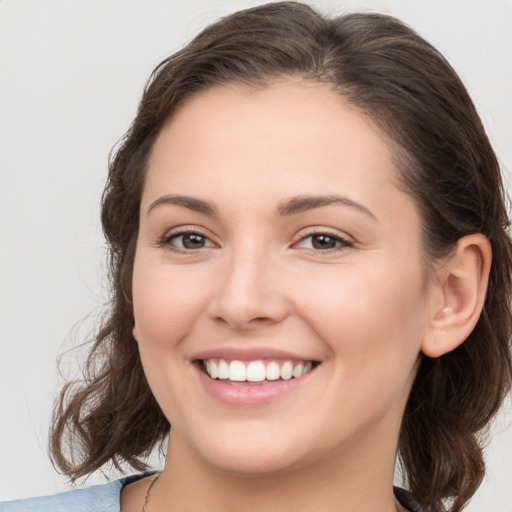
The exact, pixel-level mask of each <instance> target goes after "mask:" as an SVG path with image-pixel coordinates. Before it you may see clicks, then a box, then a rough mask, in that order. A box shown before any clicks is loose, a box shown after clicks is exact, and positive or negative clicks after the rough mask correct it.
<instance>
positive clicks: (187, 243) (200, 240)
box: [165, 232, 213, 250]
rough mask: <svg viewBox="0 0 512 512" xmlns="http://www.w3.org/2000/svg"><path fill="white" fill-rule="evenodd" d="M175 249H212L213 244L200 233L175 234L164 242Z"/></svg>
mask: <svg viewBox="0 0 512 512" xmlns="http://www.w3.org/2000/svg"><path fill="white" fill-rule="evenodd" d="M165 243H166V244H169V245H171V246H173V247H175V248H177V249H186V250H197V249H203V248H204V247H213V243H212V242H211V241H210V240H209V239H208V238H207V237H205V236H203V235H201V234H200V233H193V232H190V233H176V234H174V235H172V236H171V237H169V238H168V239H167V240H166V242H165Z"/></svg>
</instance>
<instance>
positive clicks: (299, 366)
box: [293, 363, 304, 377]
mask: <svg viewBox="0 0 512 512" xmlns="http://www.w3.org/2000/svg"><path fill="white" fill-rule="evenodd" d="M303 370H304V365H303V364H302V363H299V364H296V365H295V367H294V368H293V376H294V377H300V376H301V375H302V371H303Z"/></svg>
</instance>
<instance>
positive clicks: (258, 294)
mask: <svg viewBox="0 0 512 512" xmlns="http://www.w3.org/2000/svg"><path fill="white" fill-rule="evenodd" d="M223 264H224V267H223V268H222V269H219V274H218V275H217V276H216V281H217V283H218V286H217V287H216V291H215V295H214V297H213V300H212V301H211V305H210V315H211V317H212V318H213V319H214V320H215V321H216V322H221V323H224V324H227V325H229V326H230V327H231V328H232V329H234V330H237V331H251V330H255V329H258V328H261V327H263V326H268V325H273V324H277V323H279V322H281V321H282V320H283V319H284V318H285V317H286V316H287V315H288V313H289V301H288V299H287V297H286V292H285V288H286V287H285V286H284V282H283V275H282V272H280V270H279V264H278V262H276V261H275V259H273V258H272V257H271V255H269V254H268V253H266V252H265V251H262V250H250V249H248V250H246V251H244V252H243V253H238V254H233V255H232V256H231V257H230V258H229V259H228V260H227V261H225V262H224V263H223Z"/></svg>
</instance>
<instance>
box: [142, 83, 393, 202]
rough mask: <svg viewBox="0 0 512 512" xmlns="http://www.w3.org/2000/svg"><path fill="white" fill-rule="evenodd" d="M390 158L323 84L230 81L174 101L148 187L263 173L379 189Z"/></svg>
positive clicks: (366, 123)
mask: <svg viewBox="0 0 512 512" xmlns="http://www.w3.org/2000/svg"><path fill="white" fill-rule="evenodd" d="M393 161H394V159H393V153H392V151H391V145H390V144H389V142H388V140H387V138H386V137H385V135H384V134H383V133H382V132H381V131H380V129H378V128H377V127H376V126H375V124H374V123H373V122H372V121H371V120H370V119H369V117H367V116H365V115H364V114H362V113H361V112H360V111H359V110H357V109H356V108H355V107H353V106H351V105H350V104H349V103H348V102H347V100H346V99H345V98H344V97H343V96H342V95H340V94H338V93H336V92H334V91H333V90H332V89H330V88H329V87H328V86H326V85H322V84H318V83H315V82H309V81H304V80H295V81H291V80H282V81H279V82H275V83H272V84H270V85H268V86H266V87H259V88H249V87H245V86H234V85H228V86H221V87H215V88H211V89H207V90H206V91H204V92H202V93H200V94H199V95H197V96H194V97H193V98H191V99H189V100H187V101H186V102H185V103H184V104H183V105H181V106H180V108H179V109H178V110H177V112H176V113H175V114H174V115H173V117H172V118H171V119H170V120H169V121H168V123H167V124H166V125H165V126H164V128H163V129H162V131H161V133H160V135H159V137H158V138H157V140H156V142H155V145H154V147H153V150H152V153H151V156H150V160H149V168H148V183H147V185H148V187H151V186H152V183H153V182H155V180H156V181H159V180H157V178H158V177H161V178H165V179H166V180H172V181H173V184H174V186H176V187H180V186H181V184H185V183H188V182H191V181H192V182H194V181H195V182H196V184H197V186H200V185H201V183H204V184H206V183H208V184H214V183H215V184H216V185H217V186H218V185H220V184H221V182H222V183H232V184H233V183H235V182H236V181H238V180H241V179H244V180H253V181H256V182H258V181H262V180H263V179H266V180H267V183H269V184H270V183H273V184H274V185H275V187H276V189H275V190H276V191H277V188H279V185H280V184H283V183H279V182H281V181H283V179H284V180H285V183H287V186H288V187H289V188H290V189H293V188H294V187H295V186H296V187H298V186H299V184H300V183H303V184H304V185H306V181H310V185H311V186H313V185H314V184H313V182H314V181H315V178H316V181H317V182H318V183H317V185H315V186H318V187H320V188H322V185H321V183H322V182H323V183H325V187H324V188H328V187H329V186H330V185H329V182H330V181H332V180H334V181H336V180H337V179H338V180H339V178H341V177H343V182H344V185H343V186H348V185H349V184H350V183H351V182H354V181H364V180H366V182H367V185H370V186H372V187H374V188H378V187H379V186H381V184H382V183H380V182H382V181H386V182H391V181H394V177H395V175H396V169H395V166H394V163H393ZM293 192H294V191H293V190H290V193H293ZM319 192H320V191H319ZM321 192H324V193H325V192H326V190H323V191H321Z"/></svg>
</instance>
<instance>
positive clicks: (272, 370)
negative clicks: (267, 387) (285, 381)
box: [265, 361, 281, 380]
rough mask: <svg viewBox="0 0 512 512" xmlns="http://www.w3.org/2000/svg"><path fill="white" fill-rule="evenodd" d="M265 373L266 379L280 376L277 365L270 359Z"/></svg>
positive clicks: (275, 378)
mask: <svg viewBox="0 0 512 512" xmlns="http://www.w3.org/2000/svg"><path fill="white" fill-rule="evenodd" d="M265 375H266V377H267V380H277V379H279V377H280V376H281V375H280V372H279V365H278V364H277V363H276V362H275V361H271V362H270V363H268V364H267V369H266V371H265Z"/></svg>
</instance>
